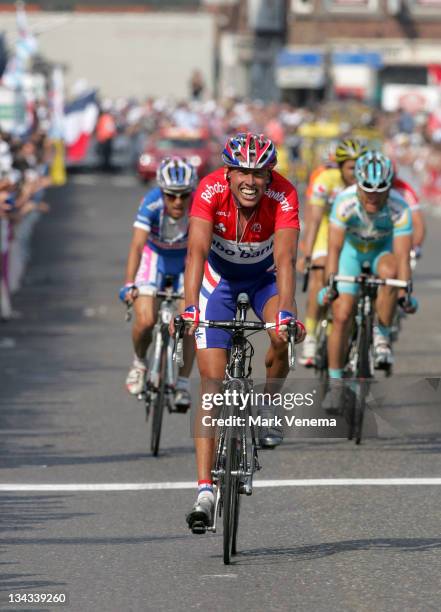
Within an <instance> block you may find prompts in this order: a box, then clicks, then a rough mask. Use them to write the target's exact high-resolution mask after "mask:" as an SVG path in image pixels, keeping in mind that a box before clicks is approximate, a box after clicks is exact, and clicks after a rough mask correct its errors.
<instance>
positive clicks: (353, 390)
mask: <svg viewBox="0 0 441 612" xmlns="http://www.w3.org/2000/svg"><path fill="white" fill-rule="evenodd" d="M338 282H342V283H356V284H358V285H359V289H360V290H359V294H358V299H357V308H356V315H355V323H354V329H353V334H352V338H351V341H350V345H349V350H348V356H347V360H346V365H345V368H344V377H345V378H350V379H352V383H348V386H347V391H348V393H347V394H346V398H347V399H348V402H347V406H348V412H349V414H348V421H349V428H348V439H349V440H351V439H355V443H356V444H360V442H361V438H362V431H363V420H364V415H365V409H366V400H367V397H368V395H369V388H370V381H372V379H373V378H374V358H373V340H374V337H373V332H374V322H375V308H374V305H375V298H376V296H377V291H378V288H379V287H382V286H385V285H386V286H388V287H396V288H400V289H405V290H406V294H407V296H406V300H407V301H409V300H410V295H411V293H412V281H402V280H397V279H394V278H386V279H383V278H378V277H377V276H375V275H374V274H372V272H371V268H370V265H369V264H368V263H365V264H363V267H362V273H361V274H359V275H358V276H345V275H341V274H335V275H331V276H330V278H329V288H330V289H333V290H335V289H336V288H337V283H338ZM384 370H385V374H386V375H387V376H390V375H391V374H392V366H391V365H390V364H387V365H385V367H384Z"/></svg>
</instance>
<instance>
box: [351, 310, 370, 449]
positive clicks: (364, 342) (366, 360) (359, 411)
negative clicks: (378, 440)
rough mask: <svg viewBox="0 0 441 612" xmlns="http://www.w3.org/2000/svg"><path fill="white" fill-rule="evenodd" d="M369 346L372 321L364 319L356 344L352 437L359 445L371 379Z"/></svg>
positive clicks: (368, 318)
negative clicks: (355, 380) (356, 379)
mask: <svg viewBox="0 0 441 612" xmlns="http://www.w3.org/2000/svg"><path fill="white" fill-rule="evenodd" d="M371 346H372V321H371V319H370V317H366V318H365V320H364V321H363V323H362V327H361V329H360V336H359V342H358V347H357V348H358V368H357V378H358V392H357V394H356V398H355V403H354V409H353V410H354V411H353V436H354V438H355V444H360V442H361V437H362V433H363V421H364V413H365V409H366V397H367V389H368V385H369V382H368V379H370V378H371V377H372V372H371Z"/></svg>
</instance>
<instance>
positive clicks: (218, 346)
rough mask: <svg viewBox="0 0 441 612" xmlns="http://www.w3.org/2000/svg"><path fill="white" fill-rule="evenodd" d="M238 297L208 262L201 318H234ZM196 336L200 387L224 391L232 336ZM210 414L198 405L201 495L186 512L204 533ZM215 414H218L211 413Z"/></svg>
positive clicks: (209, 513) (209, 492) (209, 488)
mask: <svg viewBox="0 0 441 612" xmlns="http://www.w3.org/2000/svg"><path fill="white" fill-rule="evenodd" d="M235 300H236V298H235V296H234V295H233V293H232V290H231V286H230V284H229V283H228V282H226V281H225V280H223V279H222V278H221V277H220V275H219V274H217V273H215V271H214V270H213V268H212V267H211V266H209V264H208V263H207V264H206V267H205V274H204V279H203V282H202V287H201V293H200V296H199V307H200V317H201V319H202V320H207V319H224V320H225V319H232V318H233V317H234V314H235V312H236V301H235ZM195 337H196V347H197V352H196V359H197V364H198V368H199V372H200V376H201V391H202V393H209V394H214V393H218V392H221V391H222V380H223V378H224V374H225V367H226V364H227V349H228V347H229V346H230V343H231V336H230V334H229V333H228V332H225V331H222V330H215V329H205V328H199V329H198V330H197V331H196V333H195ZM209 415H210V412H209V411H207V410H204V409H203V408H202V406H201V405H199V406H198V408H197V413H196V415H195V419H194V432H193V434H194V444H195V450H196V464H197V474H198V497H197V500H196V503H195V504H194V506H193V508H192V510H191V511H190V513H189V514H188V515H187V523H188V525H189V527H190V529H192V530H193V531H194V532H195V533H204V531H205V529H206V527H208V526H209V525H211V523H212V520H213V510H214V495H213V478H212V475H211V470H212V467H213V459H214V450H215V437H214V434H215V430H214V428H207V427H205V428H204V426H203V424H202V417H203V416H209ZM212 416H216V415H214V414H213V413H212Z"/></svg>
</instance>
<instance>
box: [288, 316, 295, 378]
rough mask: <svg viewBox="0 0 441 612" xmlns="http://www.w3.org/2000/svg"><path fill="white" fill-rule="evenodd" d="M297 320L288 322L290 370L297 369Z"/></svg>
mask: <svg viewBox="0 0 441 612" xmlns="http://www.w3.org/2000/svg"><path fill="white" fill-rule="evenodd" d="M296 330H297V326H296V322H295V321H294V320H291V321H290V322H289V323H288V366H289V369H290V370H295V369H296Z"/></svg>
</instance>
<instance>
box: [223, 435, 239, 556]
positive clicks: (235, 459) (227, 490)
mask: <svg viewBox="0 0 441 612" xmlns="http://www.w3.org/2000/svg"><path fill="white" fill-rule="evenodd" d="M238 443H239V441H238V438H237V434H235V433H234V432H233V431H231V430H229V432H228V434H227V440H226V461H225V475H224V499H223V528H224V533H223V537H224V542H223V544H224V563H225V564H226V565H228V564H229V563H230V561H231V555H235V554H236V552H237V547H236V544H237V532H238V526H239V495H240V493H239V475H238V471H239V467H240V451H239V446H238Z"/></svg>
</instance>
